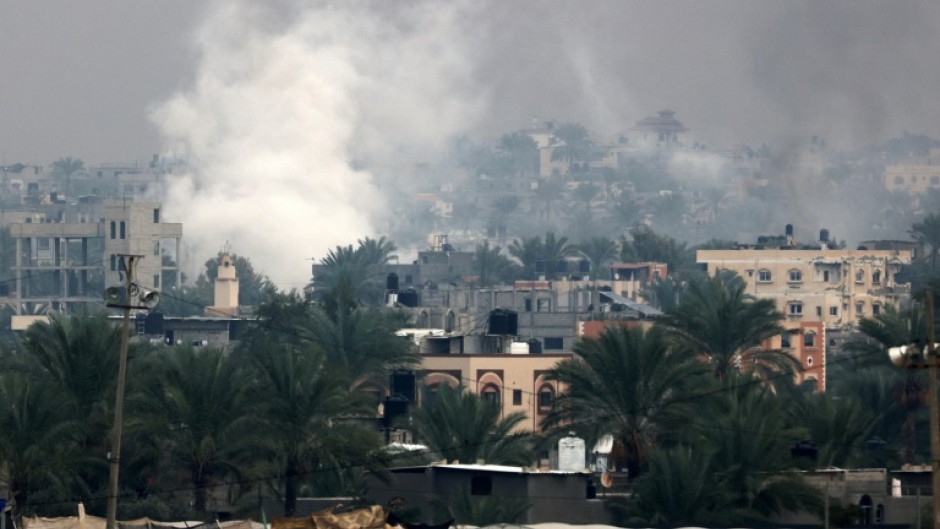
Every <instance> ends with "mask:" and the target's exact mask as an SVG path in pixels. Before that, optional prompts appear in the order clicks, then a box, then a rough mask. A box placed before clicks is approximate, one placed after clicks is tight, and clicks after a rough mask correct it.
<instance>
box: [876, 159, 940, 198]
mask: <svg viewBox="0 0 940 529" xmlns="http://www.w3.org/2000/svg"><path fill="white" fill-rule="evenodd" d="M884 184H885V189H887V190H888V191H904V192H906V193H908V194H911V195H921V194H924V193H926V192H927V191H929V190H931V189H940V165H889V166H888V167H885V174H884Z"/></svg>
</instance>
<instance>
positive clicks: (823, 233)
mask: <svg viewBox="0 0 940 529" xmlns="http://www.w3.org/2000/svg"><path fill="white" fill-rule="evenodd" d="M819 242H829V230H827V229H825V228H823V229H821V230H819Z"/></svg>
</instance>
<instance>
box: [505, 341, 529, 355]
mask: <svg viewBox="0 0 940 529" xmlns="http://www.w3.org/2000/svg"><path fill="white" fill-rule="evenodd" d="M509 354H513V355H527V354H529V344H528V342H512V343H511V344H509Z"/></svg>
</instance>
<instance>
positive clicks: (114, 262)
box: [111, 254, 117, 272]
mask: <svg viewBox="0 0 940 529" xmlns="http://www.w3.org/2000/svg"><path fill="white" fill-rule="evenodd" d="M115 270H117V256H116V255H114V254H111V271H112V272H114V271H115Z"/></svg>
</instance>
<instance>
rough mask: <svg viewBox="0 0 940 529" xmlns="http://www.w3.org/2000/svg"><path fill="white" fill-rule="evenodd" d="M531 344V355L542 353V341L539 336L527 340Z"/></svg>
mask: <svg viewBox="0 0 940 529" xmlns="http://www.w3.org/2000/svg"><path fill="white" fill-rule="evenodd" d="M526 343H527V344H529V354H531V355H540V354H542V342H540V341H539V339H538V338H529V340H528V341H527V342H526Z"/></svg>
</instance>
